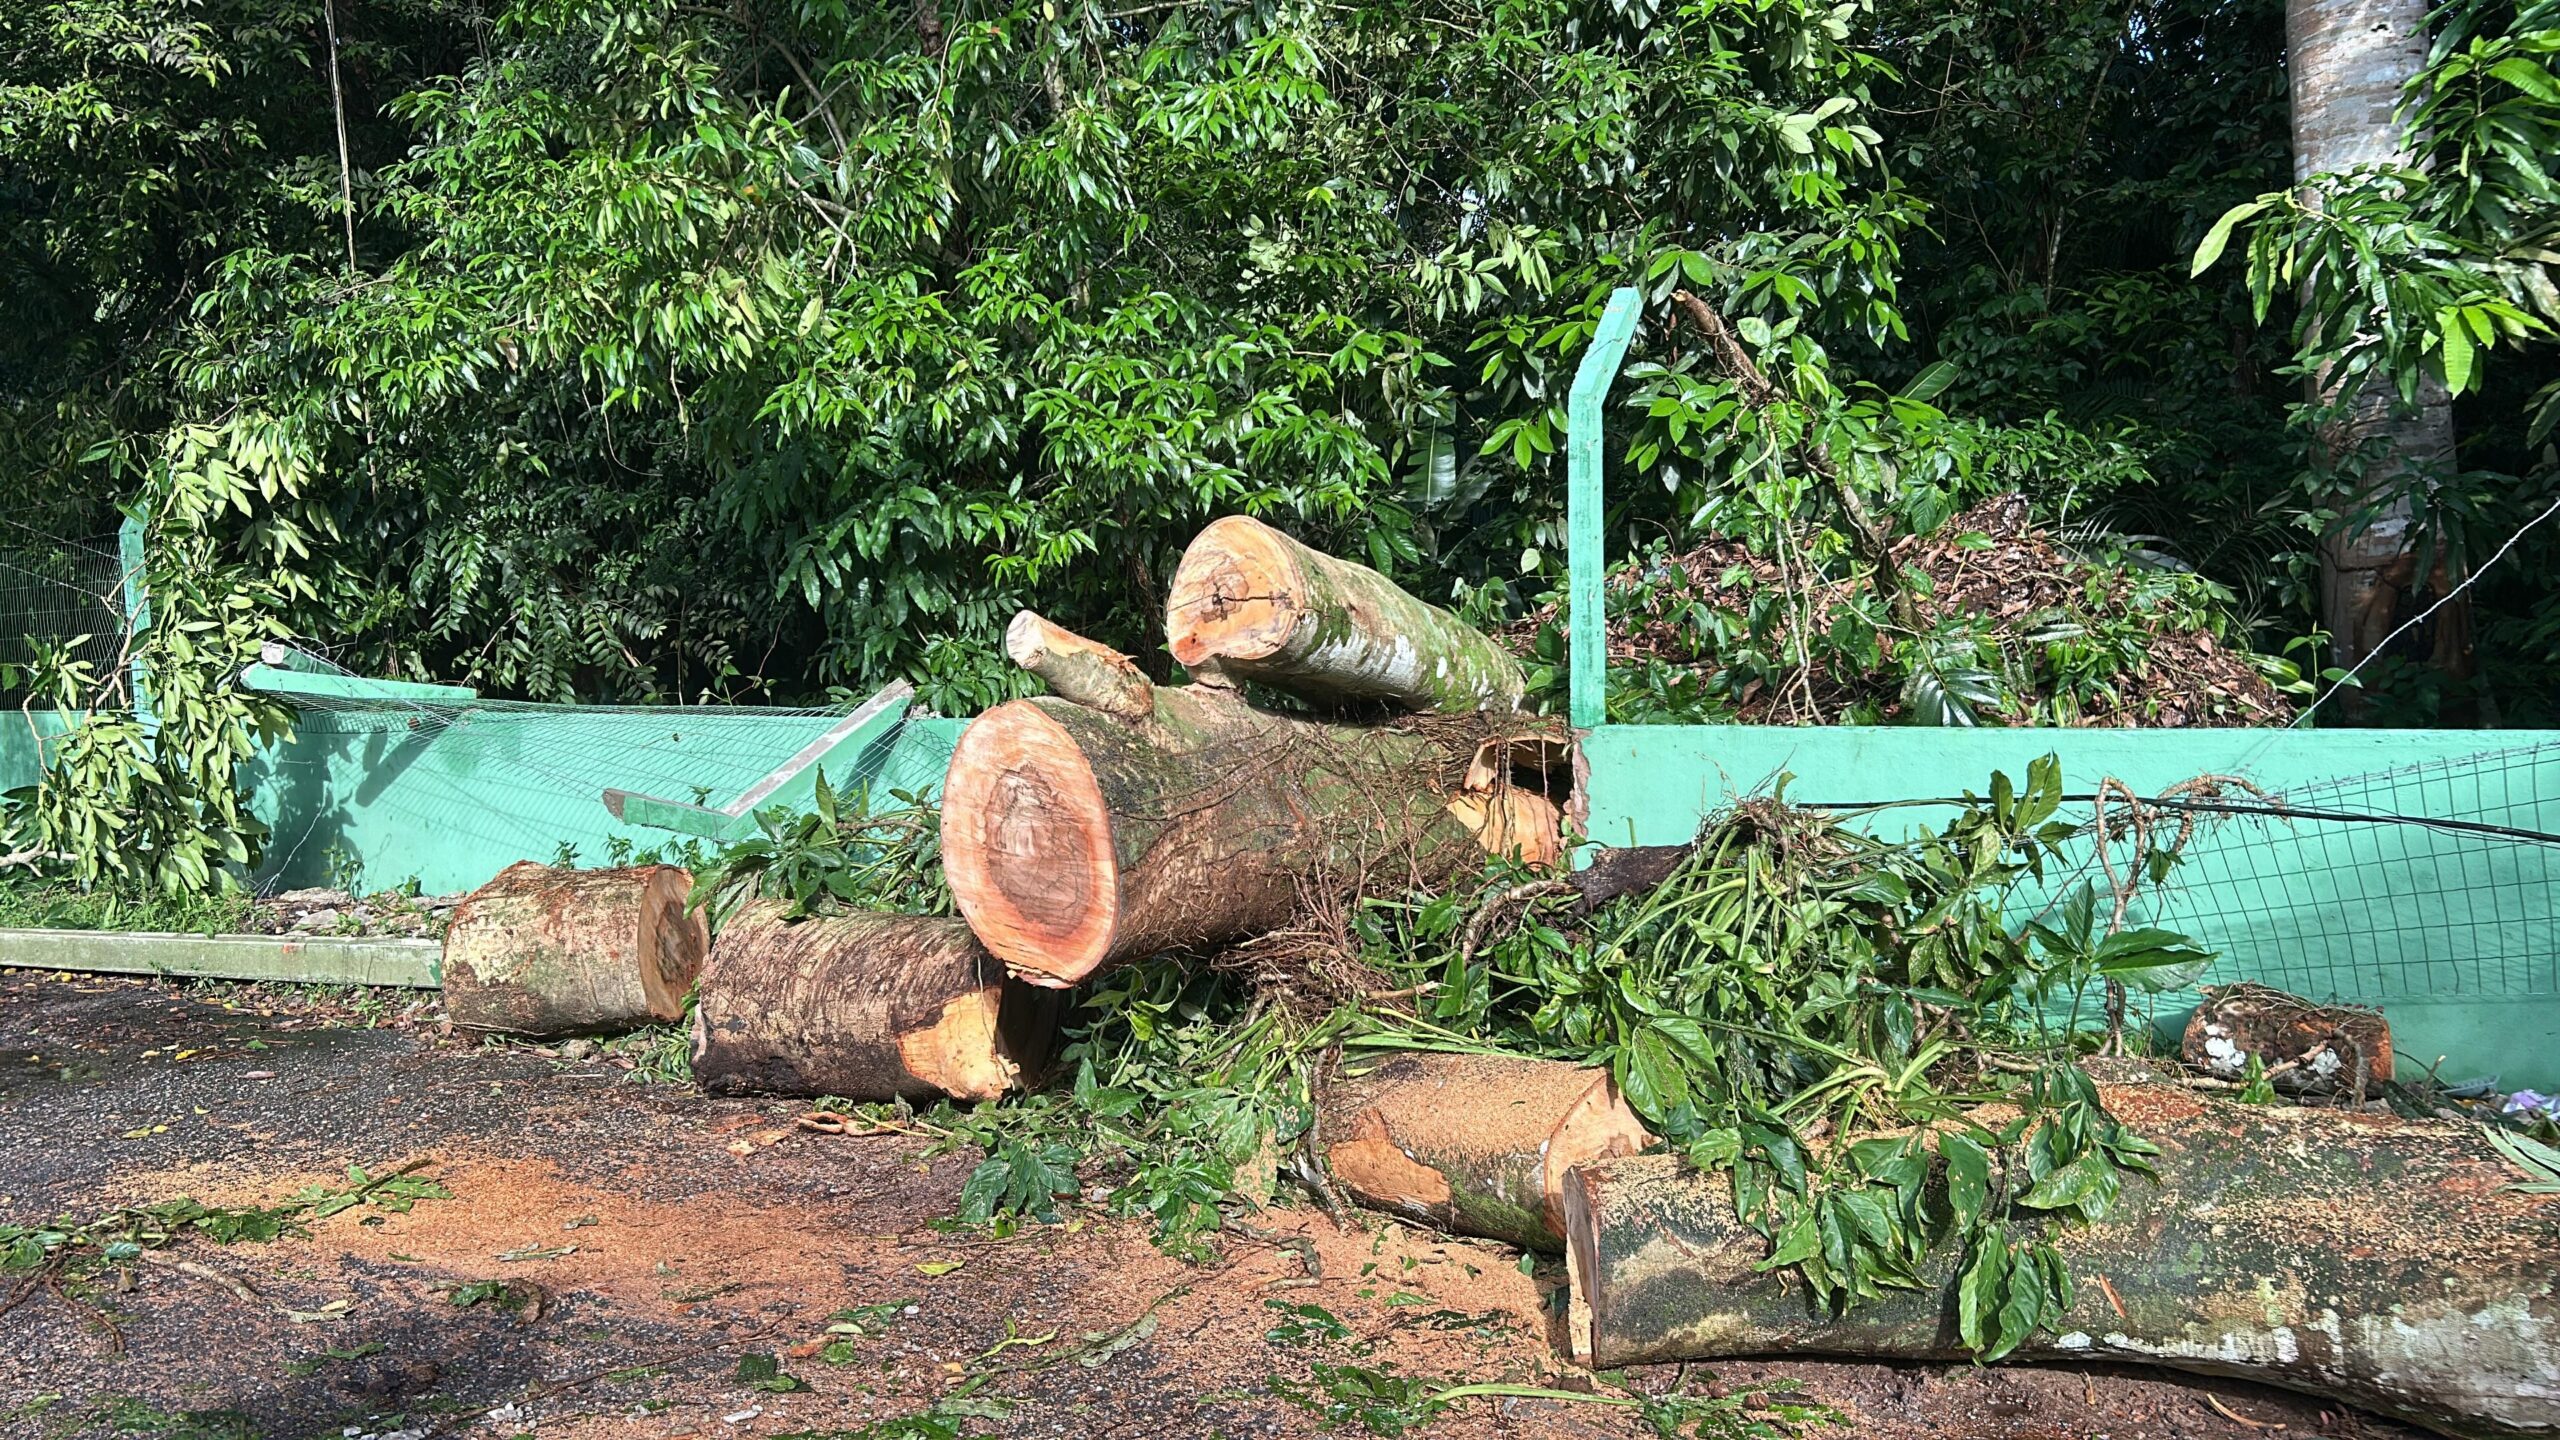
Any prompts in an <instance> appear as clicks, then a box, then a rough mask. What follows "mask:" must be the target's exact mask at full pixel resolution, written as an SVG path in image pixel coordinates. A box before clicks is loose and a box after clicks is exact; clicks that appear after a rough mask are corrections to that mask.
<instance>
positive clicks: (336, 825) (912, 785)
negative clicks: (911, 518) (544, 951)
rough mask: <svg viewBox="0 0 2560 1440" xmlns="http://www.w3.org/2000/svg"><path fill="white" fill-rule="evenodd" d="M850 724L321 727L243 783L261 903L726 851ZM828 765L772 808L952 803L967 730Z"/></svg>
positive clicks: (514, 722)
mask: <svg viewBox="0 0 2560 1440" xmlns="http://www.w3.org/2000/svg"><path fill="white" fill-rule="evenodd" d="M848 718H849V717H847V716H845V715H842V714H834V713H828V712H810V711H788V710H778V711H764V710H756V709H749V708H739V709H713V708H699V709H695V708H677V707H668V708H665V709H640V708H631V709H602V708H597V709H582V708H581V707H577V706H544V707H533V706H516V707H499V708H496V709H492V710H490V711H487V712H485V713H474V712H471V711H468V710H464V711H458V712H456V713H453V714H442V715H438V714H431V713H430V712H427V711H424V710H421V709H418V708H415V707H394V708H387V709H381V710H371V711H368V710H361V709H351V710H307V711H305V712H303V714H302V718H301V720H300V722H299V723H298V724H297V725H296V726H295V729H294V734H293V737H292V739H290V740H289V741H287V742H286V743H284V744H282V745H280V746H278V747H276V748H274V749H272V750H269V751H266V752H264V753H263V754H262V755H261V756H260V757H259V758H258V760H257V761H256V762H255V763H254V764H252V765H251V766H250V767H249V770H248V773H247V776H246V779H247V781H248V783H249V786H250V791H251V808H252V810H253V811H254V812H255V813H256V814H257V816H258V817H259V818H260V819H261V820H264V821H265V822H266V823H267V825H268V827H269V829H270V830H271V832H272V834H271V837H270V839H269V842H268V846H267V855H266V859H265V861H264V863H263V864H262V865H261V866H260V868H259V870H258V872H257V874H256V876H255V877H254V880H255V882H256V883H257V885H258V886H259V887H260V888H261V889H287V888H292V887H295V886H304V885H337V886H348V887H352V888H359V889H365V890H376V889H386V888H391V887H395V886H399V885H403V884H406V883H410V882H415V883H416V884H417V885H418V886H419V887H420V888H422V889H423V890H425V891H428V892H430V893H445V892H451V891H456V890H469V889H472V888H474V887H475V886H478V885H479V884H480V883H482V882H483V881H485V880H487V879H488V878H489V877H490V876H492V875H495V874H496V873H498V872H499V871H500V870H503V869H505V868H506V867H507V866H509V865H511V864H513V863H515V862H516V861H518V860H550V859H552V858H554V857H555V856H557V855H559V854H560V853H562V852H563V851H568V852H572V853H574V854H575V855H576V857H577V859H578V862H579V863H581V864H586V865H601V864H605V863H607V862H608V861H610V860H612V859H614V858H615V857H616V856H617V855H628V854H639V853H642V852H646V851H649V850H651V849H653V848H654V849H657V850H659V851H660V852H661V853H663V854H666V855H667V856H668V857H669V858H676V857H677V855H678V854H679V852H680V850H681V847H682V846H684V845H685V844H686V842H688V841H693V842H697V843H698V844H699V845H700V846H701V847H705V848H717V845H718V843H719V840H720V838H721V834H714V833H706V832H714V831H716V832H722V833H725V834H729V835H734V834H740V833H744V832H745V830H746V829H748V828H750V827H749V824H748V823H746V822H744V821H743V819H742V818H733V817H729V816H726V815H723V814H721V813H720V812H719V810H718V805H719V803H720V802H724V801H734V800H735V799H736V798H737V797H739V796H742V795H744V794H746V793H748V792H749V791H751V790H752V789H753V787H754V785H755V784H756V783H757V782H758V781H759V780H761V779H764V778H766V777H770V776H772V775H773V774H774V773H775V772H776V771H778V770H781V769H783V768H784V767H786V766H788V765H789V763H790V762H791V761H792V760H793V759H795V758H797V757H800V756H802V755H803V754H804V753H806V752H807V751H809V750H810V748H811V747H812V745H813V742H816V741H819V740H821V739H823V738H824V737H827V736H828V735H830V734H831V733H832V732H834V731H835V730H837V729H838V728H839V727H840V726H841V725H842V724H843V723H844V722H845V721H846V720H847V719H848ZM886 718H887V723H886V724H883V725H882V726H880V727H879V728H878V729H877V730H876V731H875V732H873V733H869V734H867V735H856V736H854V737H852V739H851V742H850V743H845V744H840V745H834V746H832V747H830V748H829V749H828V750H827V751H826V752H825V753H824V754H823V755H822V756H819V757H815V758H814V759H813V762H812V763H811V764H810V765H808V766H807V767H806V768H803V769H801V770H799V771H797V772H795V773H794V774H793V775H792V776H790V777H789V778H788V779H787V780H786V782H785V783H781V784H778V785H776V786H775V787H774V788H773V789H772V790H771V791H770V792H768V793H766V794H764V795H762V796H760V797H759V800H758V804H759V806H761V805H763V804H780V805H785V806H789V805H795V804H804V803H805V802H806V800H807V797H808V795H809V794H810V792H811V791H812V790H814V788H815V785H816V781H817V778H818V775H819V774H820V773H821V771H823V773H824V774H825V776H826V779H827V782H828V783H829V784H830V785H833V786H835V787H837V788H839V789H843V790H866V789H867V790H868V791H869V793H870V794H871V795H872V796H873V797H874V799H875V800H876V801H877V802H879V803H882V804H887V803H890V800H889V796H890V793H891V792H893V791H906V792H910V793H914V794H917V795H920V796H924V797H928V798H929V797H931V796H934V795H936V794H939V793H940V790H941V786H942V771H943V767H944V766H945V765H946V764H947V763H948V762H949V760H950V757H951V747H952V746H953V745H954V744H955V743H957V741H958V739H959V732H960V728H961V726H962V724H963V723H964V722H962V721H959V720H945V719H937V718H908V717H905V716H903V715H896V714H892V715H889V716H888V717H886ZM76 719H77V717H76V716H65V715H63V714H62V713H60V712H55V711H37V712H34V715H33V717H32V722H31V723H30V721H29V719H28V718H27V717H25V716H23V715H22V716H7V717H0V788H14V787H17V786H21V785H32V784H34V783H36V781H37V780H38V779H39V778H40V777H41V775H42V773H43V746H44V742H45V740H46V739H47V738H49V737H51V736H54V735H58V734H60V733H62V732H63V731H64V730H66V729H68V728H69V727H70V725H71V724H72V723H73V722H74V721H76ZM609 789H612V790H619V791H622V792H626V793H627V794H629V795H633V796H639V797H657V796H664V797H667V798H668V799H670V800H673V801H676V802H689V801H690V800H691V799H692V797H693V794H694V792H695V791H696V790H698V789H707V790H708V791H709V792H710V793H709V794H708V795H706V796H705V797H704V798H706V799H709V800H711V801H712V802H713V804H712V805H711V806H707V807H695V806H693V805H691V804H689V803H679V804H677V805H675V806H672V807H667V808H672V809H675V810H679V811H684V810H696V809H700V810H701V811H703V812H704V813H703V814H701V815H693V816H685V817H682V818H683V820H684V821H685V822H686V823H685V824H684V828H682V829H671V828H668V827H667V826H666V825H664V824H650V823H645V822H646V820H647V819H649V818H657V819H660V820H665V819H668V818H670V817H667V816H664V815H656V814H654V813H653V812H646V809H645V807H639V806H632V805H628V804H626V805H625V806H624V813H623V814H622V815H617V814H615V813H614V812H613V811H612V810H610V809H608V808H607V805H606V796H605V792H606V791H607V790H609Z"/></svg>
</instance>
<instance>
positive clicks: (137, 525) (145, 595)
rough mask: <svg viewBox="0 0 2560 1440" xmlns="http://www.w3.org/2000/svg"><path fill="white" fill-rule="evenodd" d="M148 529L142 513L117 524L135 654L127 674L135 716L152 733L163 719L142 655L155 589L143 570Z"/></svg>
mask: <svg viewBox="0 0 2560 1440" xmlns="http://www.w3.org/2000/svg"><path fill="white" fill-rule="evenodd" d="M144 529H145V526H144V525H143V522H142V517H141V516H140V515H127V516H125V517H124V524H122V525H120V526H118V527H117V528H116V564H117V566H118V567H119V568H120V569H122V570H123V572H124V629H125V637H126V638H125V647H126V651H127V653H129V654H130V655H132V657H133V660H132V664H131V668H130V669H129V670H128V671H127V672H126V674H127V678H128V680H129V681H130V683H131V684H132V686H133V719H134V723H135V724H137V725H139V726H141V727H142V733H143V734H144V735H146V736H148V735H156V734H158V733H159V730H160V720H159V717H158V716H156V715H154V714H152V713H151V667H150V666H149V664H148V663H146V662H145V661H144V660H143V658H142V632H143V631H145V630H148V629H150V628H151V590H150V587H149V586H148V585H146V584H144V583H143V574H142V539H143V531H144Z"/></svg>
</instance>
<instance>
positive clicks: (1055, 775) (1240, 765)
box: [942, 685, 1560, 986]
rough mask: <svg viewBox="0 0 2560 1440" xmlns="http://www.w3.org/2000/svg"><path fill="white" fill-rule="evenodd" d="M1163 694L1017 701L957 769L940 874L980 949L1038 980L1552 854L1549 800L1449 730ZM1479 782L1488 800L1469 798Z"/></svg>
mask: <svg viewBox="0 0 2560 1440" xmlns="http://www.w3.org/2000/svg"><path fill="white" fill-rule="evenodd" d="M1151 695H1152V700H1153V708H1152V710H1151V711H1150V712H1149V713H1148V714H1147V715H1146V716H1145V717H1144V718H1143V719H1139V720H1130V719H1126V718H1123V717H1121V716H1119V715H1115V714H1112V713H1109V712H1107V711H1103V710H1098V709H1094V708H1092V707H1090V706H1085V705H1079V704H1075V703H1073V702H1071V701H1069V700H1066V699H1063V698H1060V697H1056V696H1044V697H1039V698H1035V699H1030V700H1016V701H1012V702H1010V703H1008V704H1004V705H999V706H997V707H995V708H994V709H992V710H989V711H987V712H986V713H985V714H983V715H980V716H979V717H978V718H977V719H976V720H974V721H972V722H971V723H970V725H969V728H968V729H967V730H965V731H963V732H962V733H961V736H960V743H959V746H958V747H957V749H956V750H955V751H954V752H953V754H952V757H951V765H950V768H949V771H948V773H947V774H946V775H945V777H944V780H943V797H942V816H943V824H942V856H943V874H944V876H945V877H946V878H947V879H948V880H949V881H950V882H951V893H952V895H953V897H954V898H955V899H956V900H957V901H958V902H959V908H960V913H961V914H962V915H963V916H964V917H966V918H967V920H968V922H969V926H970V928H971V929H972V930H974V931H976V932H977V935H978V938H979V939H980V940H981V941H983V942H984V943H985V944H986V947H987V948H988V949H989V950H991V951H993V952H994V953H995V954H996V956H997V957H998V958H1000V959H1002V960H1003V961H1004V962H1005V964H1006V965H1007V966H1008V967H1010V968H1011V969H1012V971H1013V973H1014V974H1015V975H1017V976H1019V977H1021V978H1022V979H1024V980H1027V981H1029V982H1031V983H1033V984H1036V985H1050V986H1065V985H1073V984H1075V983H1076V982H1077V981H1079V980H1082V979H1083V978H1084V977H1086V976H1087V975H1090V974H1092V973H1094V972H1095V971H1096V970H1098V969H1100V968H1102V967H1103V966H1104V965H1107V964H1110V963H1112V962H1114V961H1118V960H1123V959H1129V958H1133V957H1136V956H1141V955H1147V954H1153V953H1156V952H1159V951H1163V950H1170V949H1176V948H1182V947H1193V946H1214V945H1219V944H1224V943H1227V942H1230V941H1234V940H1240V939H1244V938H1247V937H1249V936H1252V935H1257V934H1260V933H1262V932H1264V931H1266V930H1270V929H1272V928H1274V927H1276V926H1278V925H1281V924H1284V923H1286V922H1287V920H1288V919H1289V918H1290V916H1291V915H1292V914H1293V913H1294V912H1295V911H1296V910H1297V908H1298V907H1299V905H1300V903H1301V902H1302V901H1303V900H1304V898H1305V896H1306V893H1307V892H1308V890H1309V889H1310V888H1313V887H1324V886H1334V885H1347V884H1357V883H1359V882H1361V881H1363V880H1376V879H1381V878H1392V879H1393V880H1394V881H1395V882H1397V883H1399V884H1409V885H1415V886H1421V885H1430V884H1437V883H1441V882H1445V881H1448V880H1451V879H1455V878H1456V877H1458V876H1459V875H1461V874H1464V873H1466V872H1468V871H1471V870H1474V869H1476V868H1477V867H1479V866H1481V865H1482V864H1483V861H1484V856H1485V854H1486V853H1487V852H1488V851H1489V850H1490V851H1494V852H1496V853H1508V854H1520V855H1524V856H1526V857H1528V858H1532V859H1537V858H1541V857H1548V856H1552V855H1554V854H1555V853H1557V852H1558V850H1559V849H1560V841H1559V839H1558V837H1557V834H1556V831H1557V829H1558V822H1557V819H1556V811H1555V810H1554V807H1553V805H1552V803H1551V802H1547V801H1546V800H1545V797H1543V796H1537V795H1526V796H1524V798H1521V799H1510V798H1506V794H1512V793H1521V792H1520V791H1519V787H1518V786H1517V785H1516V784H1515V783H1514V781H1513V777H1512V775H1511V773H1510V770H1509V769H1508V768H1507V767H1504V766H1494V765H1486V764H1481V763H1479V761H1478V757H1477V753H1476V752H1477V748H1478V746H1477V741H1478V739H1479V738H1480V737H1479V735H1477V734H1468V735H1455V734H1448V733H1442V732H1446V731H1449V730H1451V729H1453V728H1454V727H1453V725H1452V722H1439V725H1438V726H1437V728H1436V729H1435V728H1433V727H1429V726H1424V725H1422V724H1420V723H1419V722H1414V723H1413V724H1411V725H1410V727H1409V728H1393V727H1372V726H1358V725H1339V724H1327V723H1322V722H1318V721H1313V720H1307V719H1302V718H1299V717H1296V716H1290V715H1279V714H1274V713H1272V712H1270V711H1266V710H1259V709H1256V708H1254V707H1253V706H1251V705H1249V704H1247V703H1245V701H1244V699H1243V697H1242V696H1241V695H1239V694H1238V693H1237V692H1236V691H1234V690H1231V689H1227V688H1225V687H1222V686H1214V685H1186V686H1156V687H1154V688H1153V689H1152V691H1151ZM1516 723H1518V725H1519V727H1520V729H1521V731H1522V733H1523V735H1524V737H1525V736H1529V735H1531V734H1532V731H1533V727H1532V725H1531V724H1530V722H1525V721H1522V722H1516ZM1528 749H1529V751H1530V753H1531V755H1532V758H1533V760H1534V758H1535V757H1536V756H1537V755H1541V754H1543V753H1544V750H1543V748H1542V747H1541V746H1539V745H1538V744H1537V743H1535V741H1534V740H1532V741H1529V742H1528ZM1475 770H1481V771H1482V772H1483V773H1485V774H1487V775H1489V776H1492V777H1494V778H1493V780H1491V781H1490V782H1489V783H1491V784H1493V785H1494V786H1495V787H1496V788H1495V789H1493V790H1492V791H1489V792H1487V793H1481V794H1479V793H1473V792H1471V791H1470V790H1469V789H1468V786H1467V776H1468V775H1469V773H1470V772H1471V771H1475Z"/></svg>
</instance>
